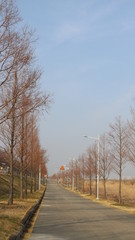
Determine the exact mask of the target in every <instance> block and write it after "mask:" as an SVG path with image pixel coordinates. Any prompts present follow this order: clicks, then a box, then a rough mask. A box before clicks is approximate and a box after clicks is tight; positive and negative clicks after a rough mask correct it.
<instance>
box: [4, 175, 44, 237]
mask: <svg viewBox="0 0 135 240" xmlns="http://www.w3.org/2000/svg"><path fill="white" fill-rule="evenodd" d="M14 183H15V184H14V205H12V206H9V205H8V204H7V201H8V193H9V176H8V175H0V240H7V239H8V237H9V236H10V235H11V234H12V233H14V232H15V231H17V230H19V229H20V225H21V220H22V218H23V217H24V215H25V214H26V212H27V211H28V210H29V209H30V208H31V207H32V205H34V204H35V203H36V202H37V201H38V199H39V198H40V197H41V195H42V193H43V190H44V186H41V190H40V191H37V192H35V193H33V194H30V191H29V190H28V195H27V198H24V199H23V200H20V199H19V177H18V176H16V177H15V179H14Z"/></svg>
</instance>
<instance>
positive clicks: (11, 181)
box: [8, 148, 14, 205]
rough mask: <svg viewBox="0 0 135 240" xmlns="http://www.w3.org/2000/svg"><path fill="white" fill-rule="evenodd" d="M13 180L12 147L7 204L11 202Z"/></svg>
mask: <svg viewBox="0 0 135 240" xmlns="http://www.w3.org/2000/svg"><path fill="white" fill-rule="evenodd" d="M13 180H14V175H13V148H12V149H11V153H10V188H9V198H8V204H9V205H12V204H13Z"/></svg>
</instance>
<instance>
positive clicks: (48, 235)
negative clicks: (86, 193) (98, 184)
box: [30, 180, 135, 240]
mask: <svg viewBox="0 0 135 240" xmlns="http://www.w3.org/2000/svg"><path fill="white" fill-rule="evenodd" d="M85 239H91V240H101V239H102V240H103V239H106V240H112V239H115V240H119V239H121V240H134V239H135V215H131V214H128V213H125V212H122V211H120V210H117V209H114V208H108V207H106V206H103V205H100V204H98V203H94V202H92V201H90V200H87V199H84V198H82V197H80V196H79V195H77V194H75V193H72V192H69V191H67V190H65V189H63V188H62V187H61V186H59V185H58V184H57V183H55V182H54V181H53V180H49V182H48V186H47V191H46V195H45V198H44V200H43V202H42V206H41V209H40V211H39V215H38V217H37V220H36V223H35V225H34V228H33V232H32V234H31V237H30V240H85Z"/></svg>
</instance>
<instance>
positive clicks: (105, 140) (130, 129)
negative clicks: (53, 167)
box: [59, 110, 135, 204]
mask: <svg viewBox="0 0 135 240" xmlns="http://www.w3.org/2000/svg"><path fill="white" fill-rule="evenodd" d="M131 114H132V117H131V120H130V121H127V122H123V121H122V119H121V117H117V118H116V119H115V121H114V123H113V124H110V126H109V131H108V132H107V133H106V134H103V135H102V136H101V137H100V152H99V156H100V161H99V164H100V167H99V176H100V180H102V182H103V186H104V198H107V191H106V181H107V179H108V177H109V175H110V173H111V172H113V173H115V174H116V175H117V177H118V179H119V191H118V196H119V197H118V200H119V204H121V202H122V192H121V188H122V187H121V183H122V174H123V170H124V168H125V167H127V163H128V162H130V163H131V164H135V111H134V110H132V111H131ZM97 161H98V149H97V142H94V143H93V144H91V145H90V147H89V148H88V149H87V152H86V153H84V154H82V156H79V157H78V159H76V160H74V161H73V160H72V161H71V162H70V163H69V166H68V168H67V170H65V172H64V173H63V180H64V181H65V184H67V185H71V186H72V181H73V178H74V183H75V187H76V189H77V190H79V191H80V190H81V191H82V192H84V183H85V180H87V182H88V179H89V194H90V195H92V194H93V192H92V181H93V180H94V181H95V195H96V194H97V169H98V168H97ZM59 174H60V173H59ZM60 175H61V174H60Z"/></svg>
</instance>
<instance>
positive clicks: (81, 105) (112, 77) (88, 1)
mask: <svg viewBox="0 0 135 240" xmlns="http://www.w3.org/2000/svg"><path fill="white" fill-rule="evenodd" d="M16 2H17V5H18V7H19V10H20V14H21V16H22V18H23V20H24V23H27V24H28V25H29V26H30V27H32V28H33V29H35V30H36V35H37V36H38V37H39V40H38V43H37V49H36V54H37V58H38V64H40V65H41V67H42V69H43V72H44V74H43V76H42V88H43V90H44V89H45V90H46V91H48V92H50V93H53V94H54V101H55V103H54V104H53V105H52V107H51V109H50V112H49V114H48V115H46V116H45V118H43V117H42V118H41V121H40V138H41V143H42V146H43V147H45V148H47V149H48V155H49V159H50V161H49V163H48V169H49V173H50V174H51V173H52V172H55V171H56V170H57V169H58V168H59V166H60V165H61V164H66V163H68V162H69V160H70V159H71V158H73V157H75V158H76V157H78V155H79V154H81V153H83V152H85V150H86V149H87V148H88V146H89V144H90V142H89V141H88V140H87V139H84V138H83V137H82V136H83V135H90V136H98V135H101V134H102V133H104V132H106V131H108V126H109V124H110V123H113V121H114V119H115V117H116V116H118V115H121V116H122V117H123V119H125V120H126V119H127V118H130V107H131V106H134V105H135V101H134V96H135V14H134V13H135V1H134V0H102V1H101V0H17V1H16ZM127 174H128V175H130V174H131V172H128V173H127Z"/></svg>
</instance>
